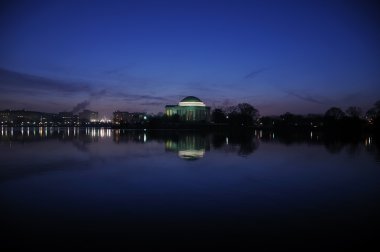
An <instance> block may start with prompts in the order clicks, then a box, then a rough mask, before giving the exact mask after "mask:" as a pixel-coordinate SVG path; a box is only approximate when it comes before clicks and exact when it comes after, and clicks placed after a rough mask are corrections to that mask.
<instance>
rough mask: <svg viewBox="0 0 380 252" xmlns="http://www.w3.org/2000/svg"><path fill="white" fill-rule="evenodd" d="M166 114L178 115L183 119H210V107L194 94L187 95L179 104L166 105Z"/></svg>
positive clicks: (170, 115) (194, 120)
mask: <svg viewBox="0 0 380 252" xmlns="http://www.w3.org/2000/svg"><path fill="white" fill-rule="evenodd" d="M165 114H166V115H167V116H169V117H172V116H174V115H178V116H179V119H180V120H181V121H193V122H196V121H207V122H208V121H210V107H207V106H206V105H205V104H204V102H202V101H201V100H200V99H199V98H197V97H194V96H187V97H185V98H184V99H182V100H181V101H180V102H179V103H178V105H166V106H165Z"/></svg>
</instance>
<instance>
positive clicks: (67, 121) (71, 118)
mask: <svg viewBox="0 0 380 252" xmlns="http://www.w3.org/2000/svg"><path fill="white" fill-rule="evenodd" d="M58 122H59V123H61V125H63V126H65V125H67V126H69V125H74V124H76V123H78V116H77V115H74V114H73V112H59V113H58Z"/></svg>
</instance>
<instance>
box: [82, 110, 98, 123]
mask: <svg viewBox="0 0 380 252" xmlns="http://www.w3.org/2000/svg"><path fill="white" fill-rule="evenodd" d="M78 117H79V121H80V122H81V123H90V122H91V123H94V122H98V121H99V120H98V112H95V111H91V110H87V109H85V110H83V111H82V112H80V113H79V115H78Z"/></svg>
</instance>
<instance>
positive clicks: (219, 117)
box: [211, 108, 226, 123]
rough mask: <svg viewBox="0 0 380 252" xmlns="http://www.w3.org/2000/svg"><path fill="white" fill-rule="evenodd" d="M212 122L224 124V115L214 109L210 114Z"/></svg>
mask: <svg viewBox="0 0 380 252" xmlns="http://www.w3.org/2000/svg"><path fill="white" fill-rule="evenodd" d="M211 118H212V121H213V122H214V123H224V122H226V114H225V113H224V111H223V110H222V109H219V108H217V109H214V110H213V111H212V114H211Z"/></svg>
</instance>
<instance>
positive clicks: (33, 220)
mask: <svg viewBox="0 0 380 252" xmlns="http://www.w3.org/2000/svg"><path fill="white" fill-rule="evenodd" d="M379 153H380V152H379V145H378V140H377V139H376V137H375V136H369V135H368V136H357V137H349V138H347V137H345V138H343V137H341V138H338V137H332V136H327V135H323V134H321V133H319V132H316V131H313V132H306V133H304V134H301V135H292V136H289V135H283V134H281V133H279V132H265V131H261V130H260V131H259V130H255V131H252V132H244V133H242V132H212V133H206V132H194V131H165V130H162V131H150V130H141V131H132V130H123V129H115V130H114V129H109V128H77V127H71V128H55V127H23V128H16V127H14V128H6V127H2V128H1V137H0V163H1V167H0V201H1V202H0V204H1V206H2V207H1V208H0V216H1V218H2V219H1V221H2V223H5V224H6V225H3V226H2V227H1V228H4V229H5V228H7V232H8V237H7V239H6V240H7V241H12V240H16V241H17V244H22V241H25V244H30V242H31V241H30V240H28V239H32V240H33V241H36V242H37V243H39V242H42V243H43V242H46V240H49V241H57V240H60V239H61V238H62V236H64V237H65V239H66V238H67V237H68V238H67V239H68V240H69V241H70V239H71V240H72V239H77V238H78V237H81V238H83V236H85V237H86V239H89V240H100V241H101V240H105V241H106V242H107V244H116V243H119V242H120V243H121V244H122V246H126V245H125V244H128V242H125V241H126V240H128V241H129V242H134V241H142V240H143V241H145V240H153V241H156V242H157V240H160V241H166V240H169V241H170V242H173V239H174V240H176V241H178V243H179V244H183V243H184V242H186V241H187V239H190V238H189V237H192V240H194V241H198V240H202V241H204V239H206V242H210V241H213V242H215V241H218V242H220V241H221V240H222V241H231V242H235V240H233V239H238V240H239V239H241V240H239V242H241V241H249V242H250V243H251V241H252V240H255V241H256V242H261V241H265V242H268V241H269V242H270V241H272V239H280V240H281V239H283V242H288V241H292V239H295V237H297V239H295V240H294V242H299V240H300V239H301V240H302V239H307V238H308V237H309V238H310V237H312V236H313V235H316V234H317V235H322V234H323V235H326V236H329V237H333V238H334V241H335V240H337V241H339V244H341V243H342V242H343V243H345V244H349V245H350V244H351V243H352V242H354V241H355V242H359V243H363V241H366V242H371V241H375V238H374V239H373V240H371V239H372V236H371V235H372V234H373V233H371V232H370V231H369V230H370V229H371V228H372V227H376V226H377V224H378V223H379V220H380V217H379V213H380V207H379V205H380V204H379V203H380V202H379V198H380V183H379V181H380V163H379V162H378V161H379V160H380V158H379V157H380V154H379ZM188 161H189V162H188ZM9 227H12V228H9ZM9 230H11V231H12V232H13V233H12V232H11V231H9ZM147 230H148V231H147ZM0 231H4V230H0ZM2 233H4V232H2ZM337 233H339V234H341V235H340V236H339V237H335V235H336V234H337ZM84 234H85V235H84ZM20 237H21V238H20ZM31 237H32V238H31ZM45 237H48V238H45ZM118 237H119V238H120V237H122V238H120V239H119V238H118ZM168 237H170V238H168ZM205 237H206V238H205ZM233 237H235V238H233ZM193 238H194V239H193ZM231 239H232V240H231ZM245 239H247V240H245ZM20 241H21V242H20ZM33 241H32V242H33ZM195 243H196V242H195ZM195 243H194V244H195ZM139 244H140V243H139ZM26 247H27V246H26Z"/></svg>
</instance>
